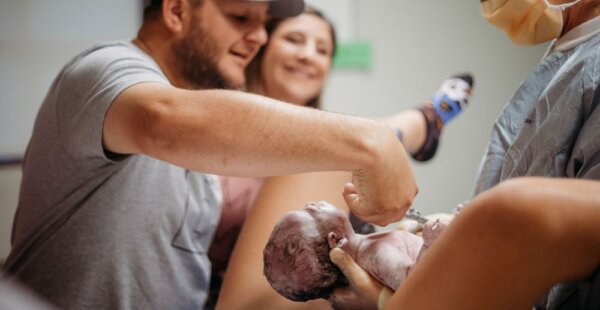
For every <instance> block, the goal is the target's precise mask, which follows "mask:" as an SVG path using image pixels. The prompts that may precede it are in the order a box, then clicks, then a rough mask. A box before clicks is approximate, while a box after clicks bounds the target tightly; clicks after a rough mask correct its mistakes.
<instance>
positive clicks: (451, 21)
mask: <svg viewBox="0 0 600 310" xmlns="http://www.w3.org/2000/svg"><path fill="white" fill-rule="evenodd" d="M320 1H327V0H320ZM336 1H337V0H336ZM350 1H351V2H352V3H353V5H354V6H355V8H354V10H355V11H356V13H355V14H354V15H355V16H357V18H358V20H357V23H358V25H357V26H356V29H357V30H356V31H357V32H358V33H357V34H355V36H356V37H357V38H358V39H367V40H370V41H371V42H372V44H373V47H374V64H373V68H372V69H371V70H370V71H368V72H352V71H345V72H344V71H337V72H334V74H333V76H332V77H331V80H330V81H329V85H328V88H327V92H326V96H325V106H326V109H328V110H333V111H339V112H346V113H350V114H356V115H362V116H369V117H381V116H385V115H387V114H391V113H396V112H398V111H401V110H403V109H408V108H411V107H414V106H416V105H418V104H419V103H420V102H421V101H422V100H423V99H426V98H427V97H428V96H430V95H431V94H432V93H433V92H434V91H435V90H437V88H438V87H439V85H440V83H441V82H442V81H443V80H444V79H445V78H446V77H448V76H450V75H452V74H454V73H459V72H463V71H468V72H471V73H472V74H473V75H474V77H475V89H474V95H473V97H472V100H471V102H470V106H469V108H468V109H467V110H465V111H464V113H463V114H462V115H461V116H460V117H459V118H458V119H455V120H453V121H452V122H450V123H449V125H448V126H447V127H446V128H445V129H444V132H443V134H442V141H441V144H440V147H439V149H438V153H437V155H436V156H435V157H434V159H433V160H432V161H430V162H428V163H424V164H423V163H416V162H415V165H414V167H415V169H414V170H415V174H416V176H417V182H418V185H419V187H420V193H419V195H418V198H417V199H416V201H415V204H414V206H415V207H417V208H419V209H421V211H422V212H423V213H433V212H448V211H450V210H451V209H452V208H453V207H454V206H456V204H457V203H458V202H461V201H464V200H467V199H469V197H470V195H471V192H472V189H473V185H474V179H475V175H476V171H477V168H478V165H479V162H480V159H481V155H482V154H483V151H484V149H485V147H486V145H487V141H488V139H489V136H490V132H491V127H492V123H493V122H494V120H495V118H496V117H497V116H498V114H499V112H500V110H501V109H502V108H503V107H504V105H505V104H506V102H507V100H508V98H509V97H510V96H511V95H512V93H513V92H514V91H515V90H516V88H517V87H518V85H519V84H520V82H521V81H522V80H524V79H525V78H526V77H527V75H528V73H529V72H530V71H531V70H532V68H533V67H534V66H535V64H536V63H537V62H538V61H539V60H540V58H541V57H542V55H543V53H544V51H545V46H538V47H516V46H514V45H513V44H512V43H511V42H510V40H509V39H508V38H507V37H506V36H505V34H504V33H503V32H501V31H500V30H498V29H496V28H494V27H492V26H490V25H489V24H487V22H486V21H485V20H484V18H483V17H482V16H481V13H480V9H479V7H478V6H477V3H478V2H479V1H469V0H462V1H408V0H376V1H373V0H370V1H369V0H350ZM318 2H319V0H312V1H311V3H316V4H318Z"/></svg>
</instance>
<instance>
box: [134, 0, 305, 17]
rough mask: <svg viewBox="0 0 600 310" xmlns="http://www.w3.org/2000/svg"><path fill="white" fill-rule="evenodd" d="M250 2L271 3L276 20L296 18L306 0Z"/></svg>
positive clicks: (148, 0) (146, 0)
mask: <svg viewBox="0 0 600 310" xmlns="http://www.w3.org/2000/svg"><path fill="white" fill-rule="evenodd" d="M245 1H248V2H269V11H268V12H269V15H270V16H272V17H276V18H284V17H291V16H296V15H298V14H300V13H302V10H304V0H245ZM161 2H162V0H144V7H147V6H149V5H151V4H160V3H161Z"/></svg>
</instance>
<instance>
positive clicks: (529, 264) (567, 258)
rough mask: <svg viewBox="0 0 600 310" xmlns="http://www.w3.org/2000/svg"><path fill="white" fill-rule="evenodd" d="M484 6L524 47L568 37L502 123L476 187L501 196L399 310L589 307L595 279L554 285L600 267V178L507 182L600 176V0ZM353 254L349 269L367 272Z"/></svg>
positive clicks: (428, 264) (484, 205)
mask: <svg viewBox="0 0 600 310" xmlns="http://www.w3.org/2000/svg"><path fill="white" fill-rule="evenodd" d="M481 6H482V9H483V15H484V16H485V17H486V18H487V19H488V20H489V21H490V23H492V24H493V25H496V26H498V27H500V28H501V29H503V30H505V31H506V32H507V34H508V35H509V37H510V38H511V39H512V40H513V41H514V42H515V43H517V44H538V43H543V42H546V41H549V40H552V39H556V40H554V41H553V42H552V44H551V45H550V48H549V50H548V52H547V54H546V55H545V56H544V58H543V59H542V61H541V62H540V64H539V65H538V66H537V67H536V68H535V69H534V71H533V72H532V73H531V75H530V76H529V77H528V78H527V80H525V81H524V82H523V83H522V84H521V86H520V87H519V89H518V90H517V91H516V93H515V94H514V95H513V96H512V98H511V99H510V100H509V102H508V105H507V106H506V107H505V109H504V111H503V112H502V114H501V115H500V117H499V118H498V120H497V122H496V124H495V125H494V129H493V131H492V137H491V141H490V144H489V147H488V149H487V151H486V154H485V157H484V159H483V163H482V166H481V169H480V172H479V176H478V178H477V184H476V191H475V194H476V195H478V194H480V193H484V191H486V190H488V189H491V190H490V192H489V193H484V194H483V195H482V196H483V197H482V198H481V199H479V200H476V201H477V203H476V204H475V205H478V206H479V207H475V208H472V209H471V205H472V204H469V206H467V207H466V208H465V211H464V212H465V214H462V212H461V214H460V215H459V216H457V219H456V220H455V221H454V222H453V223H452V224H451V225H450V226H449V228H448V230H446V232H445V233H444V234H445V235H446V236H444V234H442V236H441V237H440V239H439V240H438V241H437V242H436V244H434V245H433V246H432V249H431V250H430V252H428V255H426V257H424V259H423V261H422V262H421V263H420V264H419V265H418V266H417V267H416V268H415V272H414V273H413V274H411V276H409V277H408V279H407V281H406V282H405V284H406V286H404V287H401V289H400V290H399V291H398V293H397V294H396V295H397V297H396V296H394V297H395V298H393V299H392V302H391V303H390V306H389V308H390V309H393V308H395V307H398V306H399V305H402V306H404V307H407V308H408V309H481V308H485V309H530V308H531V307H533V306H534V305H536V304H537V307H538V308H540V309H580V308H583V307H585V306H586V305H587V304H588V299H589V298H590V294H587V291H588V289H587V288H586V284H585V283H582V282H577V281H575V282H574V283H570V284H560V285H558V286H555V287H553V288H552V289H551V290H550V291H549V292H548V293H547V294H544V292H545V291H546V292H547V291H548V289H549V288H550V287H551V286H552V285H554V284H556V283H558V282H561V281H574V280H582V279H584V278H585V277H587V276H590V274H591V273H592V272H593V271H594V270H595V269H596V268H598V265H599V264H600V255H598V253H597V249H598V240H597V239H598V237H597V236H598V235H599V233H598V230H597V220H598V216H597V213H598V212H600V211H599V210H600V207H599V204H598V197H597V196H598V193H599V191H598V183H597V182H585V181H575V180H555V181H553V180H546V179H541V178H533V179H527V180H526V181H520V180H516V181H507V180H509V179H511V178H516V177H524V176H538V177H553V178H578V179H593V180H597V179H600V136H599V135H598V132H600V111H598V110H597V106H598V104H599V102H600V1H598V0H578V1H556V0H484V1H482V2H481ZM504 181H507V182H506V183H508V184H507V185H500V186H499V188H494V186H496V185H497V184H501V183H502V182H504ZM578 186H580V187H578ZM494 217H497V219H495V220H494V219H493V218H494ZM482 218H484V219H487V221H486V220H482ZM492 221H493V222H496V221H499V222H501V223H502V224H503V225H489V223H490V222H492ZM511 232H512V233H511ZM452 247H454V248H452ZM459 249H463V250H465V251H460V250H459ZM428 256H429V257H428ZM348 261H351V259H350V260H348V259H342V260H340V264H338V265H340V267H341V268H342V269H345V270H348V271H347V275H348V273H350V274H358V273H359V272H356V271H350V270H355V269H354V268H350V269H348V268H347V266H353V265H352V264H351V263H348ZM452 263H454V264H452ZM440 269H444V270H442V271H443V272H444V273H445V274H446V277H444V278H436V281H438V283H436V284H435V285H431V284H430V285H429V286H427V285H426V284H425V283H426V281H427V279H431V277H428V275H433V274H436V272H437V273H439V272H441V271H440ZM419 270H421V271H419ZM413 277H414V278H413ZM349 278H351V277H349ZM411 278H413V279H411ZM452 281H454V282H452ZM457 281H458V282H457ZM357 282H360V281H357ZM457 283H458V284H457ZM355 284H356V283H355ZM358 286H360V285H358ZM353 287H354V288H356V287H357V285H355V286H353ZM364 287H365V286H362V288H364ZM359 291H360V290H359ZM363 291H365V290H363ZM367 291H368V290H367ZM415 294H418V295H419V296H421V298H419V297H417V296H416V295H415ZM363 295H364V294H363ZM371 295H373V294H371ZM375 295H376V294H375ZM374 298H375V299H376V297H374ZM365 299H366V298H363V300H365ZM341 300H342V298H336V299H335V301H336V302H338V301H341ZM348 307H350V306H348Z"/></svg>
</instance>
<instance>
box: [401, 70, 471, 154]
mask: <svg viewBox="0 0 600 310" xmlns="http://www.w3.org/2000/svg"><path fill="white" fill-rule="evenodd" d="M472 90H473V77H472V76H471V75H470V74H460V75H455V76H453V77H451V78H449V79H447V80H446V81H444V83H442V86H441V87H440V89H439V90H438V91H437V92H436V93H435V94H434V95H433V96H432V97H431V99H430V100H428V101H426V102H424V103H423V104H422V105H421V106H420V107H418V108H417V109H418V110H419V111H421V113H423V116H424V117H425V121H426V123H427V137H426V138H425V142H424V143H423V146H422V147H421V149H420V150H419V151H417V152H416V153H415V154H413V155H412V156H413V158H414V159H415V160H417V161H428V160H430V159H431V158H433V156H434V155H435V153H436V151H437V146H438V143H439V139H440V135H441V133H442V127H444V125H445V124H446V123H448V122H449V121H450V120H452V119H454V118H455V117H456V116H458V115H459V114H460V112H462V110H463V109H464V108H466V107H467V105H468V103H469V98H470V97H471V93H472Z"/></svg>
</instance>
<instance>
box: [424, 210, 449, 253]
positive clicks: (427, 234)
mask: <svg viewBox="0 0 600 310" xmlns="http://www.w3.org/2000/svg"><path fill="white" fill-rule="evenodd" d="M448 224H450V222H449V221H447V220H443V219H435V220H431V221H429V222H427V223H425V224H424V225H423V246H422V247H421V252H420V253H419V256H418V257H417V262H418V261H419V260H420V259H421V257H422V256H423V253H425V251H426V250H427V249H429V247H430V246H431V245H432V244H433V241H435V240H436V239H437V238H438V237H439V236H440V235H441V234H442V232H443V231H444V229H446V226H448Z"/></svg>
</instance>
